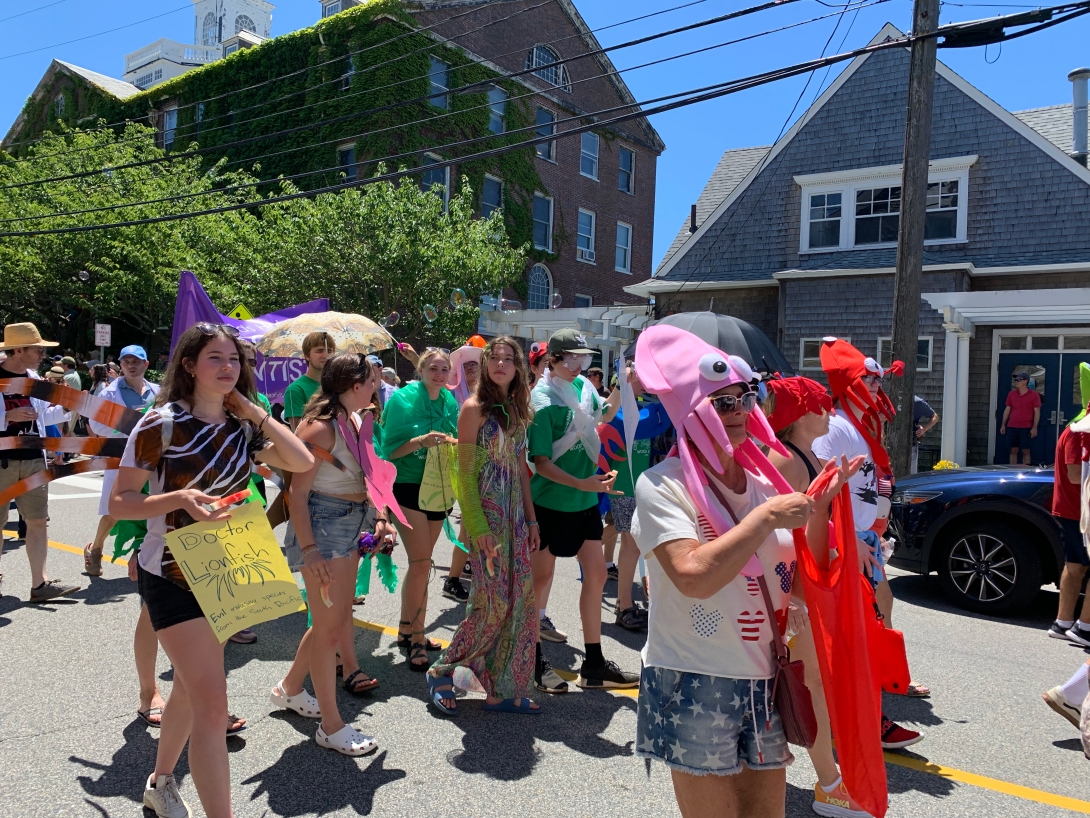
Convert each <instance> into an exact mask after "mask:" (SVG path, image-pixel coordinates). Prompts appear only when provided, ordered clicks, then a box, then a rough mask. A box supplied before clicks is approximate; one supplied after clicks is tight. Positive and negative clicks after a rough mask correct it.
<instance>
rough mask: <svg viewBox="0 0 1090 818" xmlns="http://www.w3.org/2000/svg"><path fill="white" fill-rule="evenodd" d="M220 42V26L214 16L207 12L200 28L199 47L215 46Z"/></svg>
mask: <svg viewBox="0 0 1090 818" xmlns="http://www.w3.org/2000/svg"><path fill="white" fill-rule="evenodd" d="M219 41H220V26H219V21H218V20H217V19H216V15H215V14H214V13H213V12H211V11H210V12H208V14H206V15H204V25H203V26H202V27H201V45H215V44H216V43H218V42H219Z"/></svg>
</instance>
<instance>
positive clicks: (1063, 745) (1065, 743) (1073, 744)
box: [1052, 738, 1082, 753]
mask: <svg viewBox="0 0 1090 818" xmlns="http://www.w3.org/2000/svg"><path fill="white" fill-rule="evenodd" d="M1052 746H1053V747H1058V748H1059V749H1061V750H1073V751H1074V752H1077V753H1081V752H1082V739H1081V738H1065V739H1059V740H1057V741H1054V742H1052Z"/></svg>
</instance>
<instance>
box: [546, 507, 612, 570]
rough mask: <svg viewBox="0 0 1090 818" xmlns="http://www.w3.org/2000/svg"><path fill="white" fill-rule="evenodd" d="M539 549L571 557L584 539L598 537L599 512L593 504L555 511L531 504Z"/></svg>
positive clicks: (597, 538)
mask: <svg viewBox="0 0 1090 818" xmlns="http://www.w3.org/2000/svg"><path fill="white" fill-rule="evenodd" d="M534 513H535V514H536V516H537V523H538V531H539V533H540V534H541V550H542V551H551V552H552V555H553V556H554V557H574V556H575V555H576V554H578V553H579V549H580V548H582V547H583V543H585V542H586V541H587V540H601V539H602V515H601V514H599V513H598V506H596V505H594V506H591V507H590V508H588V509H587V510H586V511H556V510H555V509H551V508H543V507H542V506H539V505H537V504H536V503H535V504H534Z"/></svg>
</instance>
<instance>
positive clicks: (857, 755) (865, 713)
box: [795, 478, 889, 818]
mask: <svg viewBox="0 0 1090 818" xmlns="http://www.w3.org/2000/svg"><path fill="white" fill-rule="evenodd" d="M819 481H820V478H819ZM814 490H815V487H814V486H811V488H810V492H809V493H812V492H814ZM832 508H833V516H832V523H831V525H832V528H833V532H832V535H831V536H830V544H831V543H832V542H833V541H834V538H835V542H836V543H837V544H838V546H839V547H838V556H837V558H836V559H835V560H833V561H832V563H831V564H829V565H828V566H827V567H823V566H820V565H818V561H817V559H816V558H815V557H814V555H813V554H812V553H811V552H810V549H809V547H807V545H806V543H805V539H803V537H802V532H800V531H796V532H795V551H796V553H797V555H798V560H799V569H800V572H801V576H802V583H803V588H804V591H805V594H806V605H807V608H808V609H809V612H810V624H811V627H813V629H814V642H815V644H816V646H817V655H818V664H819V665H820V666H821V676H822V679H824V680H827V683H826V686H825V690H826V697H827V701H828V705H829V718H830V721H831V723H832V729H833V735H834V736H835V737H836V748H837V757H838V759H839V761H840V770H841V775H843V777H844V784H845V785H846V786H847V788H848V791H849V792H850V793H851V794H852V797H853V798H855V800H856V802H857V803H858V804H859V805H860V806H862V807H863V808H864V809H865V810H866V811H867V812H869V813H870V814H871V815H873V816H875V818H884V816H885V814H886V809H887V807H888V806H889V791H888V786H887V782H886V766H885V761H884V760H883V757H882V745H881V741H880V739H879V737H880V735H881V719H882V694H881V688H880V686H879V685H880V679H879V677H878V676H877V675H876V673H875V671H876V668H874V667H872V661H871V648H870V645H869V642H870V639H871V638H872V636H871V634H870V633H869V632H868V627H867V620H868V619H874V609H873V607H872V606H871V605H868V604H867V602H866V600H865V599H864V595H863V587H862V585H861V584H860V582H859V579H858V578H859V577H860V576H861V573H860V569H859V555H858V553H857V550H856V549H855V548H854V547H853V546H854V544H855V522H854V520H853V519H852V506H851V498H850V496H849V495H848V488H847V486H845V487H844V488H843V489H841V492H840V494H839V495H838V496H837V497H836V499H835V500H833V506H832ZM800 540H802V541H801V542H800ZM839 544H846V545H839ZM872 599H873V597H872ZM879 624H880V623H879Z"/></svg>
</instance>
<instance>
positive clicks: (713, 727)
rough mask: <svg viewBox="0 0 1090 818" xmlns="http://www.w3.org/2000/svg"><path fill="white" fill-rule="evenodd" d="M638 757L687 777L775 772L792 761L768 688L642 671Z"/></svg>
mask: <svg viewBox="0 0 1090 818" xmlns="http://www.w3.org/2000/svg"><path fill="white" fill-rule="evenodd" d="M636 755H637V756H642V757H644V758H657V759H658V760H660V761H662V762H664V763H665V764H666V765H667V766H668V767H670V768H671V769H675V770H680V771H681V772H684V773H689V774H690V775H734V774H735V773H738V772H741V771H742V763H743V762H745V765H746V766H747V767H749V768H750V769H751V770H778V769H782V768H784V767H786V766H787V765H788V764H790V763H791V762H792V761H794V760H795V757H794V756H793V755H791V750H790V749H789V748H788V746H787V738H786V737H785V736H784V732H783V725H782V724H781V722H780V715H779V713H777V712H776V710H775V707H774V705H773V703H772V682H771V680H767V681H766V680H764V679H753V680H751V679H729V678H726V677H723V676H706V675H704V674H701V673H684V672H682V671H678V670H668V669H666V668H660V667H645V668H644V669H643V675H642V678H641V679H640V698H639V706H638V708H637V717H636Z"/></svg>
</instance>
